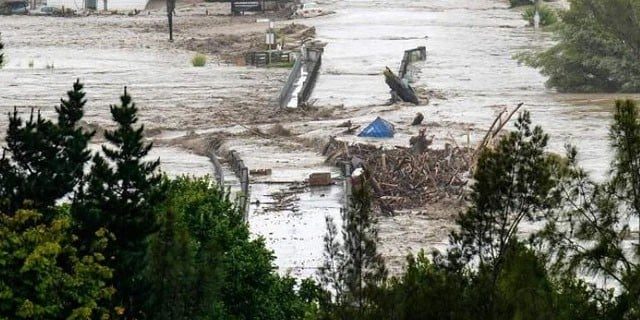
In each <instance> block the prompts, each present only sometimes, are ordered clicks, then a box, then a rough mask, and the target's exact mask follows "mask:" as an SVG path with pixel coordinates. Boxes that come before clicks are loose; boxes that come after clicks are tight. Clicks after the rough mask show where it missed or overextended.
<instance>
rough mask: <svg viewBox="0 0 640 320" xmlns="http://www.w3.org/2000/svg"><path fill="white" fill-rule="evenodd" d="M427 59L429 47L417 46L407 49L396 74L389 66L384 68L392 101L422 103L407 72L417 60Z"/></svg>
mask: <svg viewBox="0 0 640 320" xmlns="http://www.w3.org/2000/svg"><path fill="white" fill-rule="evenodd" d="M426 59H427V49H426V48H425V47H417V48H415V49H411V50H406V51H405V52H404V55H403V56H402V62H401V63H400V70H398V75H397V76H396V75H395V74H394V73H393V71H391V69H389V68H388V67H387V68H386V69H385V70H384V72H383V74H384V77H385V82H386V83H387V85H388V86H389V88H391V100H392V101H399V100H402V101H405V102H411V103H413V104H416V105H417V104H420V100H419V99H418V97H417V96H416V93H415V91H414V90H413V88H412V87H411V86H410V85H409V77H407V73H408V70H409V66H410V65H411V64H412V63H414V62H416V61H424V60H426Z"/></svg>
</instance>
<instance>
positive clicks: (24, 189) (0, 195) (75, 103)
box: [0, 81, 93, 220]
mask: <svg viewBox="0 0 640 320" xmlns="http://www.w3.org/2000/svg"><path fill="white" fill-rule="evenodd" d="M67 97H68V98H67V100H64V99H63V100H61V105H60V107H58V108H56V112H57V114H58V122H57V123H53V122H51V121H49V120H45V119H44V118H42V117H41V116H40V112H37V113H35V112H34V111H33V110H31V116H30V118H29V119H28V120H27V121H24V120H23V119H22V118H20V117H19V115H18V112H17V110H15V109H14V111H13V113H12V114H10V116H9V128H8V130H7V137H6V142H7V146H6V149H5V152H8V153H9V157H7V155H6V154H4V152H3V157H2V159H1V160H0V167H1V168H2V170H0V186H1V187H0V211H3V212H6V213H7V214H12V213H14V212H15V211H17V210H18V209H20V208H33V209H37V210H39V211H41V213H43V214H44V215H45V219H47V220H48V219H51V217H49V212H50V208H51V207H52V206H53V205H54V204H55V202H56V201H57V200H58V199H60V198H62V197H64V196H65V195H67V194H69V193H70V192H72V191H74V189H75V188H76V186H77V185H78V183H80V181H81V180H82V178H83V175H84V172H83V168H84V165H85V163H86V162H87V161H88V160H89V159H90V154H89V151H87V144H88V142H89V140H90V139H91V137H92V136H93V133H87V132H85V131H84V130H83V129H81V128H79V127H78V122H79V120H80V119H81V118H82V116H83V113H84V104H85V103H86V100H84V91H83V86H82V84H81V83H80V82H79V81H76V83H75V84H74V85H73V90H72V91H69V92H67Z"/></svg>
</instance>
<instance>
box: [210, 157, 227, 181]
mask: <svg viewBox="0 0 640 320" xmlns="http://www.w3.org/2000/svg"><path fill="white" fill-rule="evenodd" d="M209 159H210V160H211V163H213V170H214V172H215V175H216V182H217V183H218V185H219V186H221V187H223V186H224V171H223V170H222V164H220V160H218V156H217V155H216V153H215V152H213V151H211V153H209Z"/></svg>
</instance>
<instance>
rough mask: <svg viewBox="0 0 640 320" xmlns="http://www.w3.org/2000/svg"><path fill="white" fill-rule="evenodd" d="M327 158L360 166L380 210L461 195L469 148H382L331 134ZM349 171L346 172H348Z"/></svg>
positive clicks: (411, 206)
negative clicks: (365, 173) (342, 139)
mask: <svg viewBox="0 0 640 320" xmlns="http://www.w3.org/2000/svg"><path fill="white" fill-rule="evenodd" d="M324 151H325V152H324V155H325V156H326V157H327V161H328V162H330V163H333V164H336V165H338V164H346V165H347V166H348V167H350V168H357V167H363V168H364V169H365V171H367V172H368V177H369V182H370V183H371V186H372V188H373V189H374V194H375V199H374V204H375V205H376V206H377V208H379V209H380V210H381V211H382V212H385V213H388V214H392V213H393V211H395V210H401V209H412V208H420V207H423V206H424V205H427V204H432V203H436V202H438V201H440V200H442V199H445V198H453V199H459V198H461V197H463V195H464V192H465V186H466V185H467V181H468V179H467V175H468V172H469V169H470V168H471V163H470V162H469V160H468V159H470V155H471V154H472V153H473V150H472V149H470V148H461V147H458V146H449V147H448V148H445V149H438V150H432V149H428V148H427V149H425V150H424V151H423V152H421V153H416V152H413V151H412V150H411V149H409V148H394V149H389V150H385V149H382V148H380V147H376V146H373V145H367V144H353V145H349V144H348V143H346V142H343V141H338V140H336V139H335V138H332V139H331V140H330V141H329V143H328V144H327V146H325V149H324ZM349 174H350V173H349Z"/></svg>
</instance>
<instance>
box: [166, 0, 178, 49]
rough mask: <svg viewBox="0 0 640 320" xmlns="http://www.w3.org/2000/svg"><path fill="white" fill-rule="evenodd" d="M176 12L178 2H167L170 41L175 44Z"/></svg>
mask: <svg viewBox="0 0 640 320" xmlns="http://www.w3.org/2000/svg"><path fill="white" fill-rule="evenodd" d="M175 10H176V0H167V18H168V19H169V41H170V42H173V12H174V11H175Z"/></svg>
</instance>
